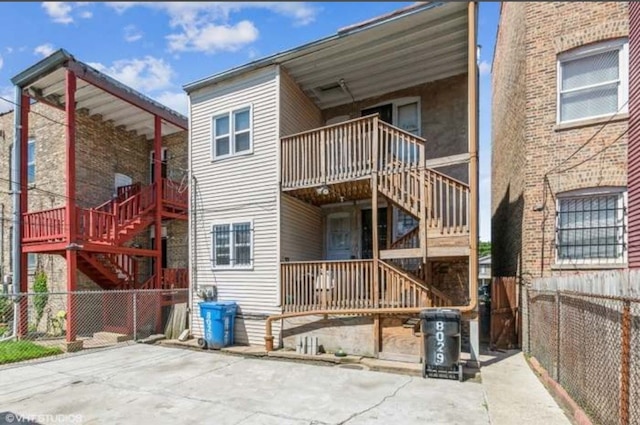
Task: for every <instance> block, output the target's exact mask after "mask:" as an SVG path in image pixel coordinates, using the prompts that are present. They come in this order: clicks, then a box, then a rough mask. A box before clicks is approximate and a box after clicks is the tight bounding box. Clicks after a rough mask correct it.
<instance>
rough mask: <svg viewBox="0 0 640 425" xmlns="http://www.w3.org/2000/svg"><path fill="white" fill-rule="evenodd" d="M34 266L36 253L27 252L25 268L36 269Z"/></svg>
mask: <svg viewBox="0 0 640 425" xmlns="http://www.w3.org/2000/svg"><path fill="white" fill-rule="evenodd" d="M36 266H37V257H36V254H27V269H28V270H30V271H32V270H35V269H36Z"/></svg>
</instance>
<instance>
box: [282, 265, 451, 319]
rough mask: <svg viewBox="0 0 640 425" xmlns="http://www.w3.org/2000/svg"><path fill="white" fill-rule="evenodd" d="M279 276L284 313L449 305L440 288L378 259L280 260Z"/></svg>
mask: <svg viewBox="0 0 640 425" xmlns="http://www.w3.org/2000/svg"><path fill="white" fill-rule="evenodd" d="M280 279H281V296H282V300H281V302H282V307H283V311H284V312H285V313H286V312H301V311H314V310H335V311H340V310H351V309H389V308H398V309H400V308H416V307H417V308H420V307H433V306H445V305H451V304H450V300H449V298H448V297H447V296H446V295H444V294H443V293H442V292H440V291H438V290H436V289H435V288H431V287H429V286H427V285H426V284H425V283H424V282H423V281H421V280H420V279H418V278H416V277H414V276H411V275H409V274H408V273H406V272H404V271H402V270H401V269H399V268H397V267H395V266H393V265H391V264H389V263H386V262H384V261H380V260H348V261H304V262H292V263H282V264H281V277H280Z"/></svg>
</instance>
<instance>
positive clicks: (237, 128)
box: [211, 106, 253, 160]
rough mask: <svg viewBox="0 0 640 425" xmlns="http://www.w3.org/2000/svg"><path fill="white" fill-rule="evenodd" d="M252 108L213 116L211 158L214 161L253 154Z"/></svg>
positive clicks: (246, 107)
mask: <svg viewBox="0 0 640 425" xmlns="http://www.w3.org/2000/svg"><path fill="white" fill-rule="evenodd" d="M252 111H253V108H252V107H251V106H245V107H242V108H239V109H235V110H233V111H229V112H225V113H222V114H218V115H214V116H213V118H212V123H211V126H212V146H211V156H212V158H213V159H214V160H215V159H222V158H227V157H230V156H234V155H241V154H248V153H251V152H253V125H252V122H253V112H252Z"/></svg>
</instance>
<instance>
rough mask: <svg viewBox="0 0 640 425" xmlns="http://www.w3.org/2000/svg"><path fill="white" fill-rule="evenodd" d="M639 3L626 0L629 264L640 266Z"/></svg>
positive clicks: (631, 266)
mask: <svg viewBox="0 0 640 425" xmlns="http://www.w3.org/2000/svg"><path fill="white" fill-rule="evenodd" d="M639 124H640V3H636V2H629V147H628V153H627V155H628V167H629V169H628V173H629V175H628V180H627V181H628V192H629V198H628V199H629V215H628V217H629V245H628V246H629V248H628V252H629V267H630V268H640V126H639Z"/></svg>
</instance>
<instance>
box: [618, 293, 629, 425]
mask: <svg viewBox="0 0 640 425" xmlns="http://www.w3.org/2000/svg"><path fill="white" fill-rule="evenodd" d="M621 345H622V350H621V351H622V359H621V363H620V366H621V367H620V425H629V387H630V383H629V379H630V376H631V301H630V300H629V299H625V300H624V301H623V308H622V341H621Z"/></svg>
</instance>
